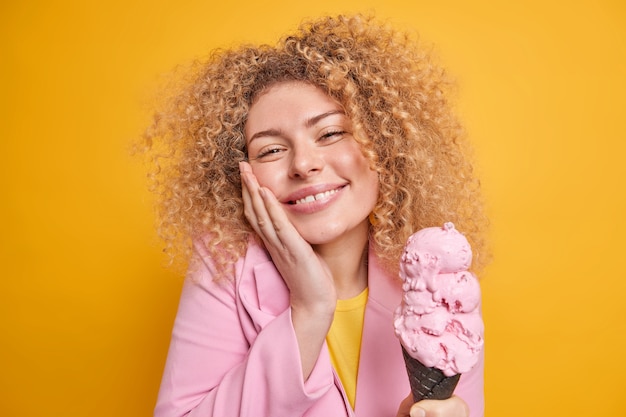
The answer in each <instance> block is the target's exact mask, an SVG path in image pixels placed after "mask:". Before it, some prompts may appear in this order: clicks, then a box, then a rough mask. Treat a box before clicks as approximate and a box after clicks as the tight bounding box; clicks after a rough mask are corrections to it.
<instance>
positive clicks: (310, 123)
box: [305, 109, 345, 127]
mask: <svg viewBox="0 0 626 417" xmlns="http://www.w3.org/2000/svg"><path fill="white" fill-rule="evenodd" d="M335 114H342V115H344V116H345V113H344V111H343V110H340V109H335V110H331V111H327V112H326V113H322V114H318V115H317V116H314V117H311V118H310V119H308V120H307V121H306V122H305V126H306V127H312V126H315V125H316V124H317V123H318V122H319V121H320V120H322V119H324V118H326V117H328V116H332V115H335Z"/></svg>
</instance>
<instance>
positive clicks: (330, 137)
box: [320, 130, 346, 143]
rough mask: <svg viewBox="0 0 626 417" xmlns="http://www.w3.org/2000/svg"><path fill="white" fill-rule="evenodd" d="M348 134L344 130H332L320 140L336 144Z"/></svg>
mask: <svg viewBox="0 0 626 417" xmlns="http://www.w3.org/2000/svg"><path fill="white" fill-rule="evenodd" d="M345 134H346V132H345V131H343V130H332V131H330V132H327V133H324V134H323V135H322V136H321V137H320V140H321V141H330V142H331V143H332V142H336V141H338V140H341V139H343V136H344V135H345Z"/></svg>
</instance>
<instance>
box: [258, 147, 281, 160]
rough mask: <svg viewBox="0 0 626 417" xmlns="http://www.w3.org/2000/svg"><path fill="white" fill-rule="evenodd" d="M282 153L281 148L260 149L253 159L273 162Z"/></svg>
mask: <svg viewBox="0 0 626 417" xmlns="http://www.w3.org/2000/svg"><path fill="white" fill-rule="evenodd" d="M284 151H285V149H283V148H281V147H270V148H265V149H261V151H259V153H258V154H257V155H256V157H254V158H253V159H262V160H264V161H268V160H275V159H278V158H280V156H281V154H282V152H284Z"/></svg>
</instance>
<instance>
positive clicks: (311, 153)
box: [289, 145, 324, 178]
mask: <svg viewBox="0 0 626 417" xmlns="http://www.w3.org/2000/svg"><path fill="white" fill-rule="evenodd" d="M323 167H324V158H323V156H322V152H321V150H320V149H319V148H318V147H317V146H315V145H310V146H297V147H295V148H294V149H293V150H292V155H291V164H290V168H289V176H290V177H292V178H306V177H309V176H311V175H315V174H316V173H319V172H320V171H321V170H322V168H323Z"/></svg>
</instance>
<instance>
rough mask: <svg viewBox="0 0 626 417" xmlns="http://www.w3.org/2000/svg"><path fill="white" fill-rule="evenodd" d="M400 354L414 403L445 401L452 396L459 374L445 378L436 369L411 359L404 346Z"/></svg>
mask: <svg viewBox="0 0 626 417" xmlns="http://www.w3.org/2000/svg"><path fill="white" fill-rule="evenodd" d="M402 354H403V355H404V363H405V364H406V370H407V373H408V374H409V382H410V383H411V392H412V393H413V400H414V401H415V402H417V401H420V400H425V399H432V400H445V399H447V398H450V397H451V396H452V393H453V392H454V388H455V387H456V384H457V383H458V382H459V378H460V377H461V374H456V375H453V376H446V375H444V373H443V372H442V371H441V370H439V369H437V368H429V367H427V366H424V365H422V363H421V362H420V361H418V360H417V359H415V358H413V357H411V355H409V353H408V352H407V351H406V350H405V349H404V346H403V347H402Z"/></svg>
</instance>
